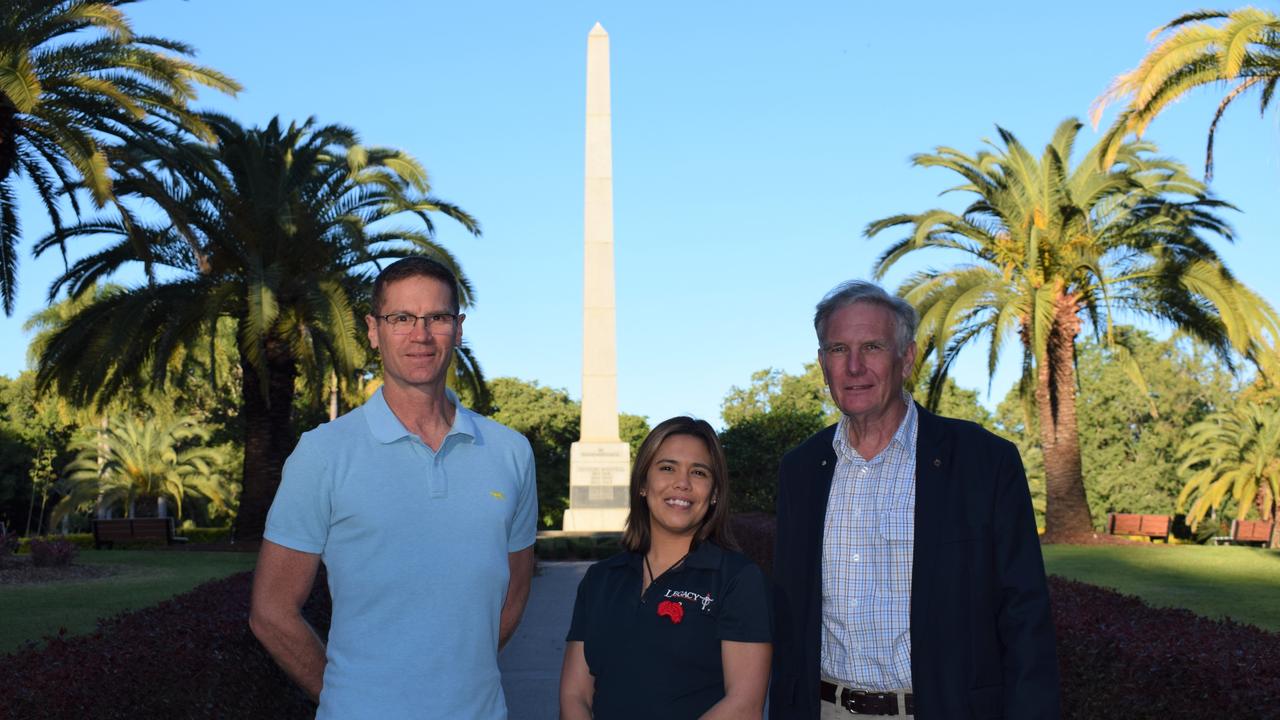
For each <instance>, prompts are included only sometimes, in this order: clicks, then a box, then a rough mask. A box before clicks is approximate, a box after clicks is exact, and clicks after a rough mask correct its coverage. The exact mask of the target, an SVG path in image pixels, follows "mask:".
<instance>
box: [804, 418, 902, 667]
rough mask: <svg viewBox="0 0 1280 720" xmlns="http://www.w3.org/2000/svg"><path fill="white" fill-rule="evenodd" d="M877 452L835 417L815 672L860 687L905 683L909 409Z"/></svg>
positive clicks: (846, 423) (824, 530)
mask: <svg viewBox="0 0 1280 720" xmlns="http://www.w3.org/2000/svg"><path fill="white" fill-rule="evenodd" d="M903 395H904V396H905V400H906V403H907V414H906V416H905V417H903V419H902V423H901V424H900V425H899V426H898V430H897V431H896V432H895V433H894V435H893V438H892V439H891V440H890V441H889V444H888V445H887V446H886V447H885V449H884V450H882V451H881V452H880V454H879V455H877V456H875V457H874V458H871V459H870V460H867V459H864V458H863V457H862V456H860V455H859V454H858V453H857V451H856V450H854V449H853V447H852V446H851V445H850V444H849V433H848V418H844V417H842V418H841V419H840V425H839V427H837V428H836V436H835V440H834V442H833V445H834V446H835V451H836V468H835V473H834V475H833V476H832V478H831V494H830V495H829V496H828V499H827V517H826V521H825V525H824V528H823V541H822V674H823V676H824V677H827V678H830V679H832V680H839V681H841V682H843V683H844V684H847V685H849V686H851V687H855V688H860V689H863V690H874V691H880V690H896V689H901V688H910V687H911V558H912V552H913V549H914V546H915V507H916V430H917V425H916V406H915V403H914V402H912V400H911V397H910V396H909V395H906V393H903Z"/></svg>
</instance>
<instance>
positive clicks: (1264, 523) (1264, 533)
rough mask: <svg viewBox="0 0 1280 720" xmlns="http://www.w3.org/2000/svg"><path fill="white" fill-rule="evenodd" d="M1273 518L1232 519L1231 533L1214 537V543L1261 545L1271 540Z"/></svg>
mask: <svg viewBox="0 0 1280 720" xmlns="http://www.w3.org/2000/svg"><path fill="white" fill-rule="evenodd" d="M1274 523H1275V521H1274V520H1232V521H1231V534H1230V535H1228V536H1226V537H1217V538H1214V539H1213V540H1214V544H1216V545H1221V544H1223V543H1230V544H1232V545H1253V544H1255V543H1256V544H1258V545H1263V546H1265V545H1266V544H1267V543H1269V542H1271V528H1272V525H1273V524H1274Z"/></svg>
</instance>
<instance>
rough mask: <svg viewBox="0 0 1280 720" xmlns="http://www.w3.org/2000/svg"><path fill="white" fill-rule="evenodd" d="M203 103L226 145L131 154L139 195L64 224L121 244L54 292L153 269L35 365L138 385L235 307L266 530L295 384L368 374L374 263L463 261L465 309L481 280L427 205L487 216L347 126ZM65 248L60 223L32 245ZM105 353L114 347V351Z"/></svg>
mask: <svg viewBox="0 0 1280 720" xmlns="http://www.w3.org/2000/svg"><path fill="white" fill-rule="evenodd" d="M202 117H203V119H204V120H205V122H206V123H207V124H208V125H209V127H210V128H211V129H212V131H213V133H214V135H215V137H216V140H215V142H214V143H212V144H210V145H205V144H202V143H197V142H187V143H184V144H182V145H179V146H161V145H150V146H139V147H136V148H133V149H131V150H130V151H129V152H128V153H125V154H122V156H121V157H120V159H119V161H118V162H117V163H116V165H115V167H116V168H117V170H118V173H119V175H118V177H117V180H116V183H115V187H116V193H117V196H118V197H121V198H124V199H126V200H127V201H128V203H121V204H120V206H119V207H120V213H119V214H117V215H114V216H112V215H105V216H103V217H99V218H93V219H88V220H82V221H81V222H79V223H77V224H76V225H75V226H72V227H69V228H67V229H66V230H65V234H66V235H67V236H69V237H70V238H71V239H79V238H96V239H98V240H99V241H100V240H101V238H103V237H106V238H108V239H109V240H110V242H109V243H108V245H107V246H106V247H105V248H104V249H102V250H99V251H97V252H94V253H92V254H89V255H87V256H85V257H83V258H81V259H80V260H78V261H76V262H74V263H73V264H71V266H70V267H69V268H68V269H67V270H66V272H64V273H63V274H62V275H61V276H59V277H58V278H57V279H56V280H55V281H54V283H53V287H52V288H51V291H50V292H51V294H52V295H56V294H58V293H59V292H60V291H62V290H63V289H66V290H68V291H69V293H70V295H71V296H72V297H78V296H80V295H81V294H82V293H84V292H86V291H87V290H88V288H90V287H91V286H92V285H93V284H94V283H96V282H98V281H99V280H101V279H103V278H106V277H108V276H110V275H111V274H112V273H114V272H116V271H117V270H119V269H120V268H123V267H126V266H141V267H142V269H143V270H144V271H145V272H146V273H147V276H148V282H147V283H146V284H145V285H142V286H139V287H135V288H129V289H127V290H124V291H121V292H119V293H118V294H115V295H112V296H110V297H108V298H105V299H103V300H101V301H99V302H95V303H93V304H92V305H90V306H89V307H86V308H85V309H84V310H82V311H81V312H79V313H77V314H76V315H75V316H74V318H73V319H72V320H70V321H69V322H68V323H66V325H65V326H64V327H63V328H62V329H60V330H59V331H57V332H56V333H55V334H54V335H53V336H52V337H50V338H49V341H48V343H47V345H46V347H45V348H44V351H43V352H42V353H41V356H40V360H39V378H40V382H41V384H42V386H44V387H50V386H52V387H56V388H57V390H58V391H59V392H60V393H62V394H64V395H65V396H67V397H69V398H71V399H72V400H73V401H74V402H76V403H78V404H82V405H87V404H89V403H91V402H96V403H99V404H101V403H103V402H104V401H105V400H107V399H109V398H111V397H114V396H115V395H117V394H118V393H119V392H120V391H121V390H123V389H126V388H131V387H137V386H140V385H148V384H149V385H150V386H151V387H152V388H158V387H162V386H163V384H164V382H165V380H166V378H167V376H168V373H169V368H170V362H169V361H170V360H171V359H172V358H174V357H175V356H176V355H178V354H180V353H192V352H195V351H196V348H199V347H203V346H206V345H207V344H208V343H209V342H210V338H211V337H216V332H217V328H218V324H219V322H220V320H222V319H224V318H225V319H230V320H231V321H232V322H233V323H234V326H235V334H236V348H237V356H238V357H237V364H238V366H239V371H240V386H241V396H240V403H239V405H240V407H239V417H240V420H241V422H242V423H243V427H244V432H245V435H244V466H243V492H242V496H241V498H240V510H239V517H238V518H237V524H236V532H237V535H238V537H240V538H245V539H251V538H256V537H260V536H261V534H262V530H263V526H264V524H265V521H266V512H267V509H268V508H269V507H270V505H271V501H272V499H273V498H274V496H275V490H276V487H277V486H278V484H279V482H280V472H281V469H282V467H283V464H284V460H285V458H286V457H287V456H288V454H289V452H290V451H291V450H292V449H293V446H294V444H295V442H296V439H297V435H296V432H295V429H294V427H293V423H292V406H293V399H294V395H295V391H296V383H297V382H299V381H301V382H304V383H307V384H309V385H311V386H312V387H316V386H321V387H323V386H324V385H325V383H326V381H327V380H328V379H329V374H328V373H327V372H326V371H327V370H331V369H336V370H337V371H338V372H337V376H338V377H339V378H340V379H341V381H342V382H343V383H344V384H347V383H354V382H355V381H356V380H357V378H358V373H357V372H356V371H357V369H358V368H360V367H362V366H363V364H364V362H365V357H366V348H367V345H366V341H365V337H364V336H365V330H364V323H363V322H362V321H361V317H360V316H361V315H363V313H361V312H358V311H357V308H359V307H361V306H365V307H367V295H368V292H369V288H370V286H371V282H370V281H371V277H372V272H373V271H374V270H376V268H377V267H378V266H379V265H378V264H379V263H380V262H382V261H388V260H393V259H396V258H400V257H404V256H408V255H413V254H426V255H430V256H432V257H435V258H436V259H439V260H441V261H442V262H444V263H445V264H447V265H449V266H450V267H451V268H453V269H454V270H455V272H457V273H458V277H459V280H460V285H461V298H460V300H461V302H462V304H463V305H464V306H466V305H467V304H468V303H469V302H470V301H471V298H472V289H471V285H470V283H469V281H467V279H466V277H465V275H462V273H461V270H460V269H459V268H458V265H457V262H456V261H455V260H454V259H453V257H452V256H451V255H450V254H449V253H448V251H446V250H445V249H444V248H443V247H442V246H441V245H439V244H438V243H437V242H436V241H435V239H434V234H435V225H434V221H433V220H432V215H433V214H436V213H439V214H443V215H446V216H448V217H450V218H452V219H454V220H456V221H458V222H459V223H461V224H462V226H463V227H464V228H466V229H467V230H469V231H471V232H472V233H475V234H479V227H478V225H477V224H476V222H475V220H474V219H472V218H471V217H470V216H469V215H467V214H466V213H465V212H464V211H462V210H461V209H459V208H457V207H456V206H453V205H451V204H449V203H446V202H443V201H441V200H438V199H436V198H434V197H431V196H430V195H429V191H430V188H429V185H428V183H427V176H426V172H425V170H423V168H422V167H421V165H419V164H418V162H417V161H416V160H414V159H413V158H412V157H411V156H409V155H407V154H405V153H403V152H400V151H397V150H391V149H386V148H377V147H365V146H362V145H361V144H360V143H359V140H358V138H357V136H356V134H355V133H354V132H353V131H352V130H350V129H348V128H345V127H342V126H339V125H323V126H317V125H316V124H315V123H313V122H311V121H308V122H306V123H303V124H301V125H297V124H293V125H288V126H284V125H282V124H281V123H280V122H279V120H278V119H273V120H272V121H271V122H270V123H269V124H268V125H267V126H266V127H265V128H251V129H246V128H243V127H241V126H240V125H238V124H237V123H236V122H235V121H234V120H232V119H230V118H227V117H224V116H220V115H214V114H205V115H203V116H202ZM157 210H158V211H159V212H158V213H157V212H156V211H157ZM415 219H416V222H415V223H413V225H414V226H410V225H409V224H403V223H406V221H409V220H415ZM57 244H58V238H57V237H55V236H53V235H50V236H48V237H46V238H44V239H42V240H41V241H40V242H38V243H37V246H36V251H37V253H43V252H47V251H48V250H49V249H51V248H53V247H55V246H56V245H57ZM160 268H163V269H164V270H165V272H164V273H163V274H161V273H159V272H157V271H158V270H159V269H160ZM106 357H109V358H111V359H112V361H111V362H110V363H104V362H101V358H106Z"/></svg>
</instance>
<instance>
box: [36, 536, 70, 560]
mask: <svg viewBox="0 0 1280 720" xmlns="http://www.w3.org/2000/svg"><path fill="white" fill-rule="evenodd" d="M76 552H77V550H76V546H75V544H73V543H70V542H67V541H66V540H63V539H61V538H35V539H34V540H32V541H31V564H32V565H35V566H36V567H63V566H65V565H70V564H71V560H72V559H74V558H75V556H76Z"/></svg>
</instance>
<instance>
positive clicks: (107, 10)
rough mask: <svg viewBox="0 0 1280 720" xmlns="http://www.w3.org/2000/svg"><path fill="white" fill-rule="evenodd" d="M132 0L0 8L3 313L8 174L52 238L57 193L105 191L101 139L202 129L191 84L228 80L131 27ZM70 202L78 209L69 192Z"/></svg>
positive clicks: (20, 0)
mask: <svg viewBox="0 0 1280 720" xmlns="http://www.w3.org/2000/svg"><path fill="white" fill-rule="evenodd" d="M131 2H133V0H105V1H86V0H62V1H61V2H58V1H55V0H9V1H8V2H6V3H5V4H4V6H3V8H0V300H3V303H4V311H5V314H12V313H13V299H14V292H15V290H16V288H17V270H18V260H17V248H18V241H19V240H20V238H21V231H20V227H19V218H18V207H17V194H16V188H15V179H16V178H18V177H20V176H22V175H25V176H26V177H27V178H28V179H29V180H30V181H31V184H32V185H33V186H34V187H35V190H36V194H37V195H38V196H39V197H40V200H41V201H42V203H43V204H44V208H45V211H46V212H47V213H48V214H49V219H50V221H51V222H52V223H53V227H54V235H55V236H57V237H59V238H61V228H62V214H61V211H60V208H59V200H58V198H59V196H60V195H61V194H62V193H63V192H64V190H66V189H68V188H71V187H75V186H78V185H81V186H83V187H85V188H87V189H88V190H89V192H90V194H91V196H92V199H93V202H94V203H95V204H96V205H97V206H98V207H102V206H103V205H104V204H105V203H107V201H108V200H109V199H110V198H111V178H110V175H109V173H108V169H107V166H108V161H107V155H108V152H107V145H106V144H104V143H111V142H121V141H123V142H129V141H132V140H134V139H136V138H137V137H138V136H139V135H149V134H157V133H159V134H165V133H167V132H173V131H177V130H178V129H179V128H181V129H187V130H190V131H194V132H197V133H201V134H204V135H206V136H207V133H208V128H207V127H205V125H204V123H203V122H202V121H201V120H200V118H199V117H197V116H195V115H194V114H192V113H191V111H190V110H188V108H187V103H188V101H189V100H191V99H193V98H195V96H196V89H197V86H199V85H204V86H206V87H210V88H214V89H216V90H221V91H223V92H227V93H232V94H234V93H236V92H237V91H239V90H240V86H239V84H237V83H236V82H235V81H234V80H232V79H230V78H228V77H226V76H224V75H222V74H220V73H218V72H216V71H214V70H211V69H209V68H206V67H201V66H199V65H196V64H194V63H192V62H190V60H189V58H190V57H191V56H192V55H193V54H194V51H193V50H192V48H191V47H189V46H187V45H184V44H182V43H179V42H175V41H173V40H167V39H165V38H158V37H149V36H145V35H136V34H134V32H133V30H132V28H130V26H129V21H128V19H127V18H126V17H125V15H124V13H123V12H122V11H121V10H120V9H119V8H120V7H121V6H123V5H128V4H130V3H131ZM71 205H72V207H73V208H74V209H75V210H76V212H79V205H78V202H77V201H76V198H75V197H74V195H72V196H71Z"/></svg>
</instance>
